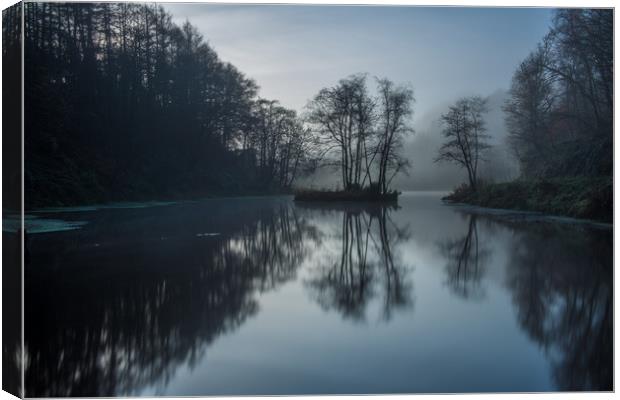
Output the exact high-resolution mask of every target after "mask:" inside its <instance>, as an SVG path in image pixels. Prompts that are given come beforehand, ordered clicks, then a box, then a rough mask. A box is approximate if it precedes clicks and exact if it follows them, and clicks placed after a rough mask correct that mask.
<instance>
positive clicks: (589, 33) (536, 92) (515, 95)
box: [504, 9, 613, 178]
mask: <svg viewBox="0 0 620 400" xmlns="http://www.w3.org/2000/svg"><path fill="white" fill-rule="evenodd" d="M509 94H510V98H509V99H508V101H507V102H506V105H505V109H504V111H505V112H506V123H507V126H508V130H509V135H510V136H509V138H510V143H511V145H512V148H513V150H514V153H515V155H516V157H517V159H518V160H519V162H520V164H521V173H522V175H523V176H524V177H527V178H532V177H536V178H539V177H561V176H575V175H586V176H611V174H612V166H613V160H612V157H613V10H610V9H607V10H605V9H560V10H557V11H555V15H554V18H553V24H552V27H551V29H550V31H549V33H548V34H547V36H546V37H545V38H544V39H543V41H542V42H541V43H540V44H539V46H538V48H537V49H536V50H535V51H533V52H532V53H531V54H530V55H529V56H528V57H527V58H526V59H525V60H524V61H523V62H522V63H521V65H519V67H518V68H517V71H516V72H515V74H514V77H513V80H512V87H511V89H510V93H509Z"/></svg>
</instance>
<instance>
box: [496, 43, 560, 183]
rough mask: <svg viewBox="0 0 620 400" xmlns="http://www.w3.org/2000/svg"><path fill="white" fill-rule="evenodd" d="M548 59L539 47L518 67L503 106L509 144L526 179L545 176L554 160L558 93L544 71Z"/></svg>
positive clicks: (546, 51)
mask: <svg viewBox="0 0 620 400" xmlns="http://www.w3.org/2000/svg"><path fill="white" fill-rule="evenodd" d="M548 58H549V50H548V48H546V47H544V46H540V47H539V48H538V50H537V51H536V52H534V53H532V54H530V56H529V57H528V58H526V59H525V60H524V61H523V62H522V63H521V64H520V65H519V67H518V69H517V71H516V72H515V74H514V76H513V78H512V85H511V87H510V91H509V96H510V97H509V98H508V99H507V100H506V103H505V105H504V112H505V113H506V126H507V127H508V141H509V144H510V147H511V148H512V150H513V152H514V154H515V156H516V158H517V160H519V164H520V166H521V173H522V175H524V176H538V175H541V174H544V173H545V171H546V170H548V169H549V167H550V165H551V159H552V158H553V147H554V142H555V138H554V136H553V135H552V130H551V128H552V113H553V110H554V109H556V107H557V103H558V90H557V80H556V79H555V77H554V76H553V75H551V74H550V73H549V71H548V70H547V69H546V68H545V67H544V66H545V65H546V64H548Z"/></svg>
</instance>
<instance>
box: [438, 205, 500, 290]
mask: <svg viewBox="0 0 620 400" xmlns="http://www.w3.org/2000/svg"><path fill="white" fill-rule="evenodd" d="M463 217H464V218H466V219H467V220H468V221H469V222H468V227H467V232H466V233H465V234H464V235H463V236H462V237H459V238H458V239H456V240H454V239H450V240H447V241H445V242H442V243H440V244H439V247H440V249H441V252H442V254H443V256H444V257H445V258H446V259H447V261H448V262H447V264H446V267H445V269H446V275H447V280H446V283H447V285H448V287H450V289H451V290H452V292H453V293H455V294H457V295H458V296H460V297H462V298H464V299H478V300H480V299H482V298H484V287H483V285H482V284H481V281H482V278H483V276H484V273H485V269H486V261H487V259H488V256H489V249H488V248H487V247H486V246H485V245H484V244H481V243H480V240H479V238H478V225H477V219H478V216H477V215H474V214H463Z"/></svg>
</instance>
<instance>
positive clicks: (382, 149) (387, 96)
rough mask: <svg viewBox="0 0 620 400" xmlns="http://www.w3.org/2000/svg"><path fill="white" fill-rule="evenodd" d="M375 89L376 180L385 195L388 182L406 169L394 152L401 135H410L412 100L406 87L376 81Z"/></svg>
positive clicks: (400, 140) (385, 80)
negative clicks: (377, 160) (377, 113)
mask: <svg viewBox="0 0 620 400" xmlns="http://www.w3.org/2000/svg"><path fill="white" fill-rule="evenodd" d="M377 84H378V90H379V128H378V134H379V146H378V148H379V178H378V186H379V191H380V192H381V193H387V192H388V190H389V185H390V182H391V181H392V179H393V178H394V177H395V176H396V174H398V173H399V172H401V171H403V170H406V168H408V166H409V163H408V161H407V160H406V159H404V158H402V157H401V156H400V155H399V154H398V152H397V149H398V148H399V147H401V145H402V141H403V139H404V137H405V135H407V134H410V133H413V129H412V128H411V127H410V126H409V117H410V116H411V114H413V109H412V105H413V102H414V101H415V98H414V96H413V90H412V89H411V88H408V87H406V86H396V85H394V83H393V82H392V81H390V80H388V79H379V80H378V81H377Z"/></svg>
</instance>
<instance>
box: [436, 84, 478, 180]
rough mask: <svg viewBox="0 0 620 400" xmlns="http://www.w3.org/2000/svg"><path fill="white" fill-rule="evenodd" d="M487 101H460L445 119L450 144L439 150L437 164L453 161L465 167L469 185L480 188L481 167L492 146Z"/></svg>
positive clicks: (468, 99)
mask: <svg viewBox="0 0 620 400" xmlns="http://www.w3.org/2000/svg"><path fill="white" fill-rule="evenodd" d="M486 112H487V105H486V99H483V98H481V97H478V96H474V97H466V98H462V99H460V100H458V101H457V102H456V103H455V104H454V105H453V106H451V107H450V109H449V111H448V112H447V113H445V114H443V115H442V116H441V120H442V122H443V124H444V130H443V132H442V133H443V136H444V137H445V138H446V141H445V142H444V143H443V144H442V146H441V148H440V149H439V154H438V156H437V158H435V162H444V161H445V162H451V163H454V164H457V165H459V166H461V168H465V169H466V170H467V177H468V178H469V186H470V187H471V188H472V189H473V190H476V189H477V185H478V167H479V164H480V162H482V161H484V153H485V151H486V150H487V149H488V148H489V147H490V145H489V144H488V141H487V140H488V138H489V136H488V135H487V134H486V133H485V132H486V126H485V121H484V113H486Z"/></svg>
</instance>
